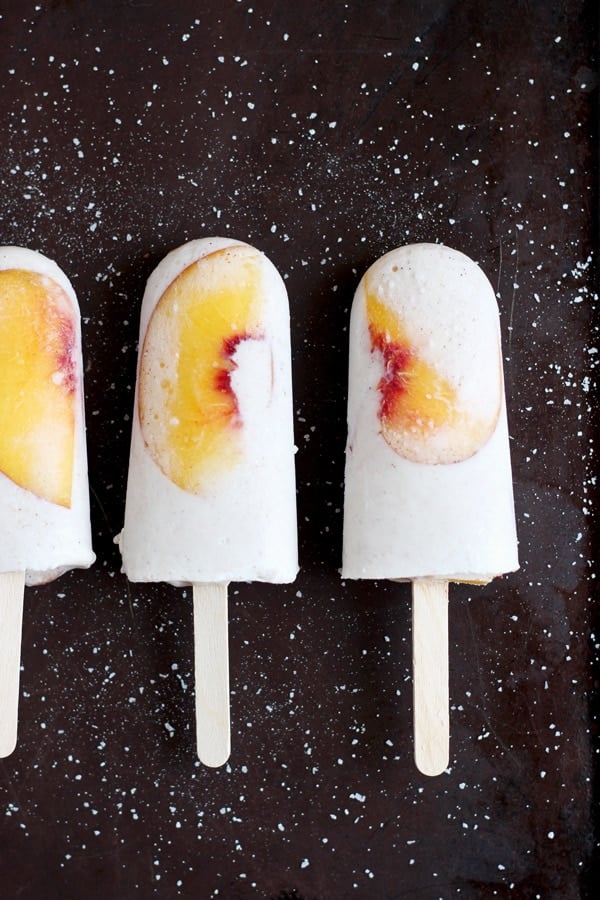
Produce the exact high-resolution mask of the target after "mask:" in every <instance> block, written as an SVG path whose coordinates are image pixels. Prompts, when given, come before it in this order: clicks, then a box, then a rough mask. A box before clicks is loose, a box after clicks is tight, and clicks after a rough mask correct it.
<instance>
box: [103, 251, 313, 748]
mask: <svg viewBox="0 0 600 900" xmlns="http://www.w3.org/2000/svg"><path fill="white" fill-rule="evenodd" d="M294 452H295V448H294V439H293V410H292V387H291V357H290V333H289V309H288V302H287V294H286V291H285V286H284V284H283V281H282V279H281V277H280V276H279V274H278V272H277V270H276V269H275V267H274V266H273V265H272V263H271V262H270V261H269V260H268V259H267V258H266V257H265V256H264V254H262V253H260V252H259V251H258V250H256V249H255V248H253V247H250V246H249V245H248V244H244V243H241V242H239V241H234V240H230V239H226V238H204V239H201V240H196V241H192V242H190V243H188V244H185V245H183V246H182V247H179V248H178V249H177V250H174V251H173V252H171V253H169V254H168V255H167V256H166V257H165V259H164V260H163V261H162V262H161V263H160V265H159V266H158V267H157V268H156V269H155V271H154V272H153V274H152V275H151V277H150V279H149V281H148V285H147V287H146V292H145V294H144V300H143V303H142V311H141V322H140V349H139V356H138V372H137V381H136V393H135V405H134V415H133V425H132V439H131V454H130V463H129V476H128V482H127V499H126V507H125V524H124V528H123V531H122V533H121V535H120V536H119V538H118V539H117V540H118V542H119V544H120V547H121V553H122V557H123V571H124V572H125V573H126V574H127V576H128V578H129V579H130V580H131V581H146V582H147V581H166V582H170V583H172V584H177V585H193V586H194V588H193V590H194V610H195V634H196V662H195V666H196V711H197V741H198V755H199V757H200V759H201V760H202V761H203V762H204V763H206V764H207V765H213V766H217V765H221V764H222V763H224V762H225V761H226V760H227V757H228V756H229V718H228V716H229V713H228V669H227V664H226V659H225V660H224V659H223V654H224V653H226V648H227V633H226V629H227V609H226V603H227V590H226V589H227V584H228V583H229V582H230V581H265V582H273V583H285V582H291V581H293V580H294V579H295V577H296V574H297V571H298V551H297V534H296V493H295V475H294ZM217 679H218V683H217Z"/></svg>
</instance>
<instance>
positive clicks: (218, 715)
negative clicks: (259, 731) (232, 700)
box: [194, 583, 231, 767]
mask: <svg viewBox="0 0 600 900" xmlns="http://www.w3.org/2000/svg"><path fill="white" fill-rule="evenodd" d="M227 624H228V623H227V584H226V583H225V584H195V585H194V676H195V683H196V746H197V750H198V758H199V759H200V761H201V762H203V763H204V765H205V766H211V767H217V766H222V765H223V764H224V763H226V762H227V760H228V759H229V754H230V752H231V738H230V727H229V644H228V637H227Z"/></svg>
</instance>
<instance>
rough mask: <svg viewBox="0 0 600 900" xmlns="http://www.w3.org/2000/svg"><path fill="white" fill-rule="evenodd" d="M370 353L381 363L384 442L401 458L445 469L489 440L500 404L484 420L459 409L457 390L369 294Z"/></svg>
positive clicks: (398, 319) (397, 320) (389, 311)
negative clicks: (382, 371)
mask: <svg viewBox="0 0 600 900" xmlns="http://www.w3.org/2000/svg"><path fill="white" fill-rule="evenodd" d="M366 316H367V323H368V327H369V334H370V339H371V350H372V351H373V352H378V353H379V354H380V356H381V358H382V361H383V366H384V374H383V377H382V378H381V379H380V381H379V383H378V386H377V387H378V390H379V393H380V404H379V420H380V423H381V430H382V434H383V437H384V438H385V440H386V441H387V443H388V444H389V445H390V447H392V449H393V450H394V451H395V452H396V453H398V454H399V455H400V456H403V457H405V458H406V459H409V460H411V461H413V462H421V463H430V464H441V463H454V462H460V461H461V460H463V459H467V458H468V457H470V456H472V455H473V454H474V453H476V452H477V451H478V450H479V449H480V448H481V447H482V446H483V445H484V444H485V442H486V441H487V440H488V438H489V437H490V435H491V433H492V431H493V430H494V428H495V425H496V422H497V419H498V414H499V405H498V406H497V407H496V408H494V409H493V410H491V411H490V415H489V416H488V417H486V418H482V417H480V416H478V415H477V414H474V413H473V411H471V410H469V409H465V408H463V407H462V406H461V402H460V398H459V395H458V391H457V389H456V388H455V387H454V386H453V384H452V383H451V382H450V381H449V380H448V379H447V378H444V377H443V376H442V375H441V374H440V373H439V372H438V371H436V368H435V367H434V366H433V365H431V364H430V363H429V362H427V361H426V360H424V359H423V358H422V356H421V355H420V354H419V351H418V350H417V349H416V348H415V346H414V341H412V340H411V339H410V337H409V335H408V333H407V330H406V327H405V325H404V323H403V321H402V319H401V317H400V315H399V314H398V313H397V312H396V311H395V310H393V309H390V307H389V306H388V305H387V304H386V303H384V302H382V301H381V300H380V299H379V298H378V297H377V295H376V293H375V292H374V291H372V290H369V288H368V287H367V291H366Z"/></svg>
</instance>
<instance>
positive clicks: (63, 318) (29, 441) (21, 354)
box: [0, 269, 77, 507]
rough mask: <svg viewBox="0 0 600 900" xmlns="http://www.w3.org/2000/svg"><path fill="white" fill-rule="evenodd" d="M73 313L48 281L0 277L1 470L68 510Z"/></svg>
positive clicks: (17, 273)
mask: <svg viewBox="0 0 600 900" xmlns="http://www.w3.org/2000/svg"><path fill="white" fill-rule="evenodd" d="M75 340H76V323H75V321H74V318H73V306H72V304H71V301H70V300H69V297H68V296H67V294H66V293H65V291H64V290H63V288H62V287H60V285H58V284H57V283H56V282H55V281H54V280H53V279H52V278H49V277H48V276H47V275H42V274H40V273H37V272H31V271H27V270H22V269H3V270H1V271H0V386H1V387H0V471H2V472H3V473H4V474H5V475H6V476H7V477H8V478H10V479H11V481H14V482H15V484H18V485H19V486H20V487H22V488H24V489H25V490H28V491H32V492H33V493H34V494H36V495H37V496H38V497H41V498H42V499H44V500H48V501H50V502H51V503H56V504H58V505H60V506H66V507H69V506H70V505H71V488H72V482H73V456H74V434H75V403H76V393H77V390H76V389H77V370H76V363H75Z"/></svg>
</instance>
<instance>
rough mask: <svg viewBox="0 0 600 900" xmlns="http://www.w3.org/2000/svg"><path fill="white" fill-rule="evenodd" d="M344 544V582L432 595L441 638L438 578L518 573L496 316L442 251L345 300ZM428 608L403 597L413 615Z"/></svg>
mask: <svg viewBox="0 0 600 900" xmlns="http://www.w3.org/2000/svg"><path fill="white" fill-rule="evenodd" d="M343 544H344V546H343V566H342V576H343V577H344V578H371V579H392V580H410V581H412V583H413V595H415V594H416V593H417V592H421V593H422V594H426V595H427V596H428V597H432V591H433V594H434V595H435V594H436V593H437V595H438V596H440V597H442V600H441V606H440V604H439V603H438V604H437V607H436V608H437V610H438V613H439V611H440V609H441V610H442V612H441V615H442V621H441V622H440V626H441V628H442V629H443V628H444V627H447V626H445V625H444V621H443V616H444V612H443V609H444V599H443V597H444V595H445V594H446V591H447V583H448V582H449V581H466V582H476V583H482V584H485V583H487V582H488V581H490V580H491V579H492V578H494V577H495V576H496V575H499V574H502V573H506V572H511V571H514V570H515V569H517V568H518V558H517V540H516V529H515V515H514V503H513V491H512V475H511V467H510V455H509V445H508V429H507V420H506V407H505V400H504V385H503V375H502V357H501V348H500V329H499V321H498V307H497V303H496V299H495V296H494V292H493V289H492V287H491V285H490V283H489V281H488V280H487V278H486V276H485V275H484V274H483V272H482V271H481V269H479V267H478V266H477V265H476V264H475V263H474V262H472V260H470V259H469V258H468V257H466V256H464V255H463V254H462V253H459V252H457V251H455V250H451V249H449V248H448V247H444V246H441V245H436V244H414V245H410V246H406V247H401V248H399V249H397V250H393V251H391V252H390V253H387V254H386V255H384V256H383V257H381V258H380V259H379V260H377V261H376V262H375V263H374V264H373V265H372V266H371V268H370V269H369V270H368V271H367V273H366V274H365V276H364V277H363V279H362V281H361V282H360V284H359V286H358V289H357V291H356V295H355V298H354V303H353V306H352V316H351V323H350V367H349V387H348V442H347V448H346V484H345V499H344V541H343ZM433 584H437V585H438V587H437V588H436V589H433V588H432V585H433ZM432 602H433V601H432ZM419 605H420V607H421V609H420V608H419ZM426 606H427V601H423V602H421V603H420V604H419V600H418V599H417V598H416V596H415V597H414V601H413V616H414V615H415V613H416V615H417V616H418V615H419V612H421V611H422V609H425V608H426ZM434 606H435V603H434ZM417 624H418V622H417ZM414 629H415V620H414V618H413V631H414ZM415 637H417V641H415ZM429 637H430V635H429ZM417 642H418V636H416V635H415V634H414V633H413V648H416V646H417ZM426 643H429V641H427V642H426ZM436 652H437V651H436ZM446 654H447V651H446ZM434 658H435V657H434ZM442 658H443V655H442ZM434 668H435V665H434ZM416 677H417V673H415V678H416ZM442 693H443V691H442ZM446 694H447V688H446ZM446 707H447V698H446ZM415 714H416V713H415ZM438 714H439V715H440V716H442V717H443V716H444V715H445V716H446V717H447V709H446V712H445V713H444V712H443V711H440V710H438V712H437V713H436V715H438ZM416 726H417V723H416V722H415V727H416ZM416 740H417V743H416V745H415V750H416V752H417V753H419V752H420V749H419V746H418V740H419V738H418V737H417V739H416ZM442 756H443V754H442ZM417 761H418V762H419V758H418V759H417ZM423 764H424V765H427V763H423ZM438 764H439V761H438ZM438 764H436V765H438Z"/></svg>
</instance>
